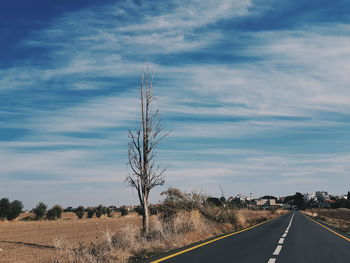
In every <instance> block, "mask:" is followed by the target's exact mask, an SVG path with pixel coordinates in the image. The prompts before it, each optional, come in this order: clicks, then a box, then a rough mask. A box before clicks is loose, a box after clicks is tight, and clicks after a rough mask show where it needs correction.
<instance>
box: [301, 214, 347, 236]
mask: <svg viewBox="0 0 350 263" xmlns="http://www.w3.org/2000/svg"><path fill="white" fill-rule="evenodd" d="M304 213H305V214H306V215H308V216H310V217H312V218H314V219H316V220H318V221H321V222H324V223H326V224H328V225H329V226H331V227H333V228H335V229H337V230H340V231H341V232H344V233H347V234H350V209H348V208H337V209H309V210H305V211H304Z"/></svg>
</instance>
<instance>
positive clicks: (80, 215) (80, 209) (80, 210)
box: [74, 206, 85, 219]
mask: <svg viewBox="0 0 350 263" xmlns="http://www.w3.org/2000/svg"><path fill="white" fill-rule="evenodd" d="M84 211H85V208H84V207H83V206H79V207H78V208H76V209H75V210H74V213H75V214H76V215H77V216H78V218H79V219H82V218H83V217H84Z"/></svg>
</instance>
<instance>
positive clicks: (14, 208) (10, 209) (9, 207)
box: [0, 198, 23, 220]
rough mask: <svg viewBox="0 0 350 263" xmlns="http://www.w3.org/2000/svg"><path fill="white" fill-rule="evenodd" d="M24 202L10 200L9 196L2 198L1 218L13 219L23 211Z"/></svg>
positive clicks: (0, 206)
mask: <svg viewBox="0 0 350 263" xmlns="http://www.w3.org/2000/svg"><path fill="white" fill-rule="evenodd" d="M22 209H23V204H22V202H21V201H18V200H15V201H12V202H10V200H9V199H7V198H2V199H1V200H0V220H13V219H15V218H16V217H17V216H18V215H19V214H20V213H22Z"/></svg>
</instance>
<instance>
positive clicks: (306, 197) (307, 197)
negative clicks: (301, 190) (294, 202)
mask: <svg viewBox="0 0 350 263" xmlns="http://www.w3.org/2000/svg"><path fill="white" fill-rule="evenodd" d="M304 201H305V203H308V202H310V201H317V196H316V193H306V194H304Z"/></svg>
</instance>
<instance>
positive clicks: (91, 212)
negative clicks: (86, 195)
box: [85, 207, 95, 218]
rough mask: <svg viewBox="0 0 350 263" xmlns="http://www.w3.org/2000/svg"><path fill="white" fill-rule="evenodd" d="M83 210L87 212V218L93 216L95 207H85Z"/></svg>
mask: <svg viewBox="0 0 350 263" xmlns="http://www.w3.org/2000/svg"><path fill="white" fill-rule="evenodd" d="M85 211H86V212H87V217H88V218H93V217H94V214H95V208H93V207H88V208H86V210H85Z"/></svg>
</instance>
